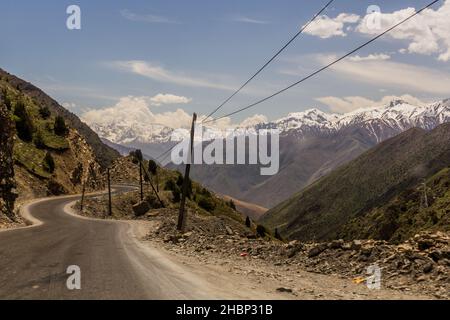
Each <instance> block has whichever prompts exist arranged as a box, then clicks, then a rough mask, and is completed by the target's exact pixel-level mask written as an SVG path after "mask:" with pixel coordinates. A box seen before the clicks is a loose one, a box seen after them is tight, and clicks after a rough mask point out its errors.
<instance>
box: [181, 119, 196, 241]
mask: <svg viewBox="0 0 450 320" xmlns="http://www.w3.org/2000/svg"><path fill="white" fill-rule="evenodd" d="M195 121H197V114H196V113H194V115H193V117H192V126H191V143H190V145H189V153H188V156H187V163H186V169H185V172H184V180H183V194H182V195H181V202H180V212H179V214H178V225H177V230H178V231H181V232H183V231H184V227H185V225H186V211H185V208H184V207H185V205H186V196H187V193H188V188H189V173H190V171H191V163H192V162H193V159H194V134H195Z"/></svg>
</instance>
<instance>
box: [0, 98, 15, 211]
mask: <svg viewBox="0 0 450 320" xmlns="http://www.w3.org/2000/svg"><path fill="white" fill-rule="evenodd" d="M0 124H1V125H0V141H1V143H0V219H1V216H2V215H5V216H7V217H12V215H13V209H14V201H15V199H16V194H15V193H14V188H15V186H16V184H15V180H14V162H13V152H14V135H15V130H14V126H13V123H12V120H11V116H10V113H9V110H8V108H7V106H6V104H5V102H4V99H3V96H2V95H1V94H0Z"/></svg>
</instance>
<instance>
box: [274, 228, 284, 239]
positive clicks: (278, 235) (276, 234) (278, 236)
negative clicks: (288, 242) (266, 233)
mask: <svg viewBox="0 0 450 320" xmlns="http://www.w3.org/2000/svg"><path fill="white" fill-rule="evenodd" d="M275 239H278V240H283V239H282V238H281V235H280V233H279V232H278V228H275Z"/></svg>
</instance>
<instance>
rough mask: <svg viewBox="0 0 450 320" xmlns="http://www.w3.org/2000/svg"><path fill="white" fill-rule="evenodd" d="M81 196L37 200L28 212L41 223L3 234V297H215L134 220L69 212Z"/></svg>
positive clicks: (0, 286) (120, 189)
mask: <svg viewBox="0 0 450 320" xmlns="http://www.w3.org/2000/svg"><path fill="white" fill-rule="evenodd" d="M115 189H116V190H117V191H118V192H124V191H127V190H129V189H130V187H123V186H122V187H119V186H117V187H115ZM77 199H78V197H77V196H71V197H60V198H52V199H46V200H42V201H38V202H35V203H32V204H30V205H29V206H27V207H26V208H25V209H24V210H26V211H27V212H28V213H29V214H30V215H31V216H33V217H34V218H36V219H38V220H40V221H41V222H42V223H41V224H40V225H38V226H33V227H29V228H23V229H16V230H8V231H3V232H0V270H1V272H0V299H208V298H216V297H214V296H212V295H211V292H209V290H208V289H207V288H206V285H205V284H204V283H202V280H201V279H198V278H196V277H195V276H194V275H193V274H189V273H188V271H186V270H185V269H183V268H182V267H180V266H179V265H178V264H176V263H173V262H172V261H170V260H169V259H167V258H166V257H165V256H164V255H162V254H161V253H160V252H159V251H158V250H155V249H151V248H148V247H146V246H144V245H142V244H140V243H139V241H138V240H137V239H136V237H135V236H134V235H133V233H132V231H131V229H132V228H131V226H130V224H129V223H127V222H120V221H100V220H88V219H82V218H79V217H75V216H73V215H69V214H67V213H66V212H65V209H66V211H67V206H68V204H70V203H71V202H73V201H74V200H77ZM65 207H66V208H65ZM73 265H75V266H78V267H79V268H80V270H81V273H80V275H81V289H80V290H69V289H68V287H67V280H68V278H69V277H70V276H71V274H68V273H67V268H68V267H69V266H73Z"/></svg>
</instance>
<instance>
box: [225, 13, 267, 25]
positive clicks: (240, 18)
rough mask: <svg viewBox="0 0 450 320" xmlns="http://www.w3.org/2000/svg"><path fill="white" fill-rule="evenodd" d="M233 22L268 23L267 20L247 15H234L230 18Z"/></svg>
mask: <svg viewBox="0 0 450 320" xmlns="http://www.w3.org/2000/svg"><path fill="white" fill-rule="evenodd" d="M231 20H232V21H234V22H242V23H251V24H268V23H269V21H266V20H259V19H254V18H250V17H247V16H240V15H238V16H234V17H232V18H231Z"/></svg>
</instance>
